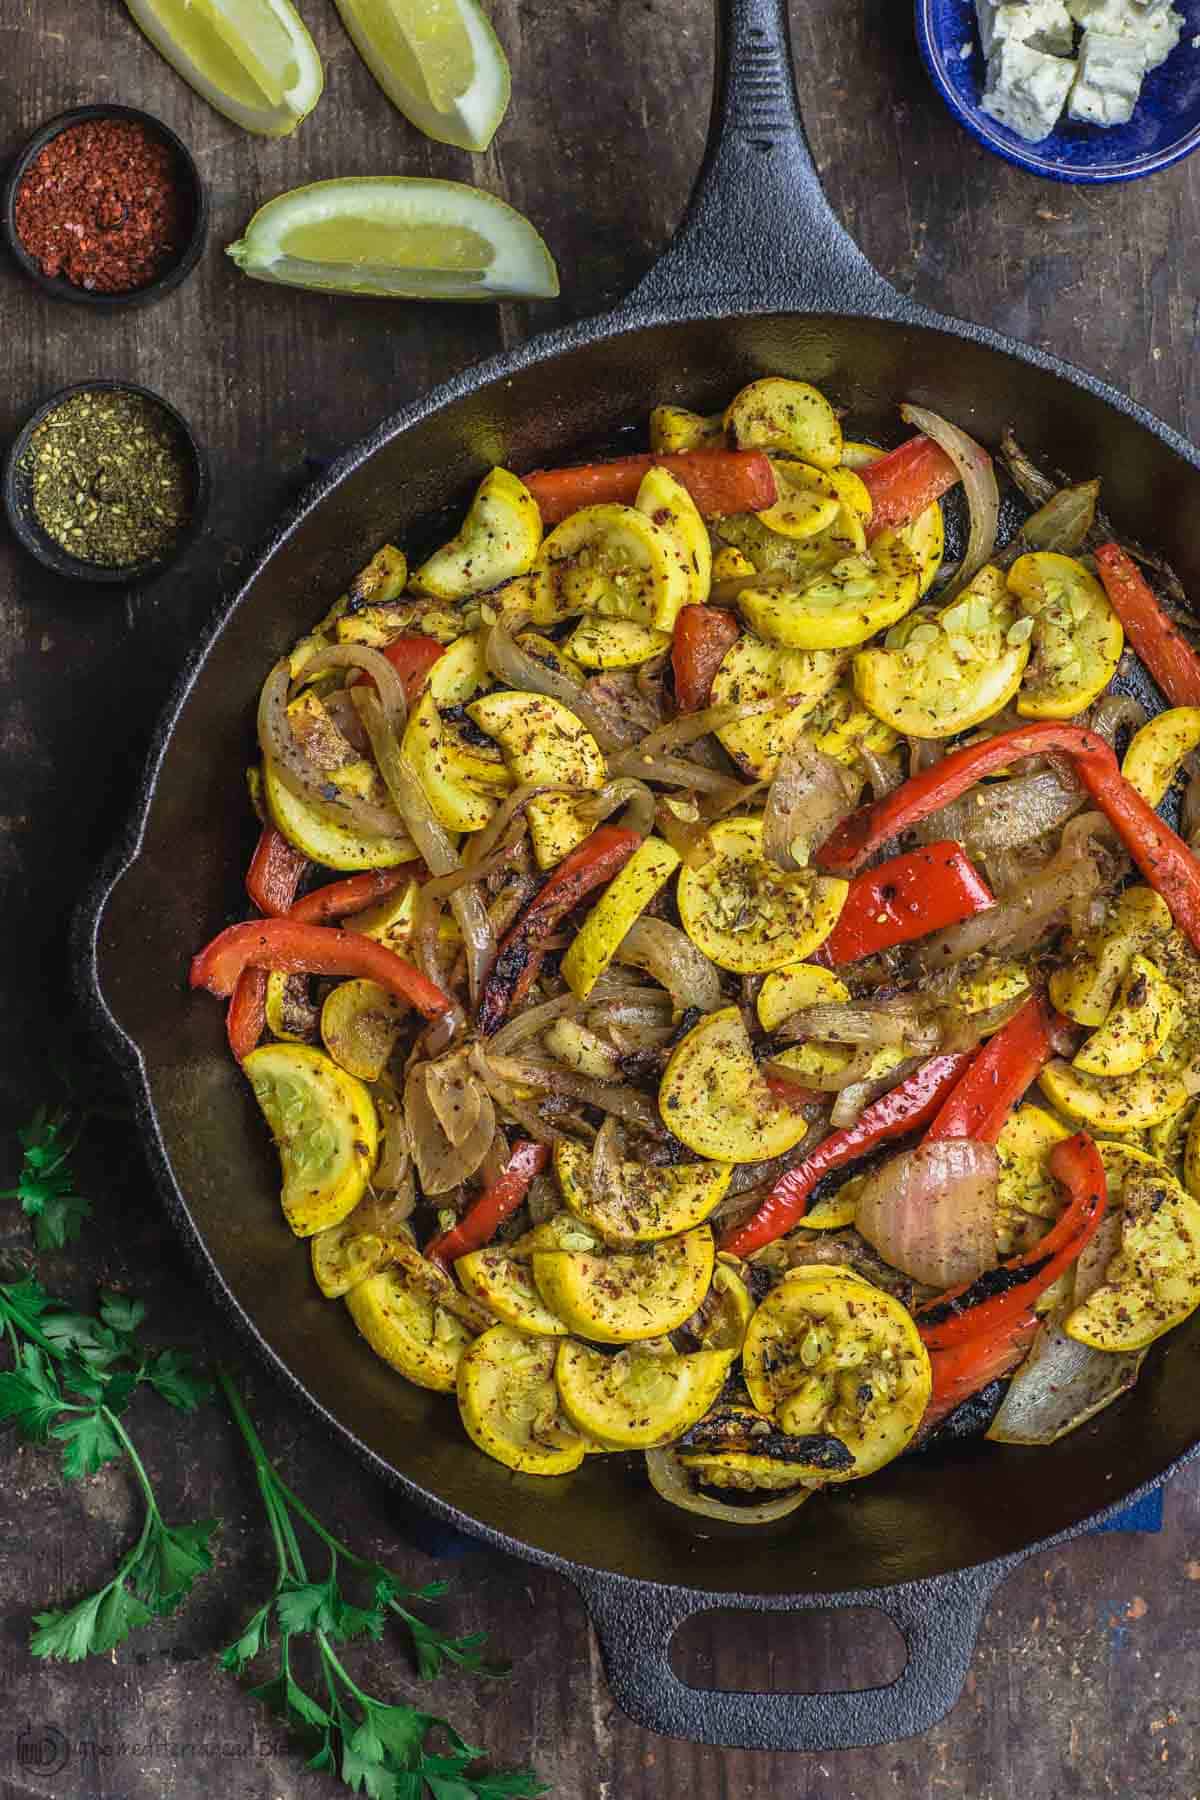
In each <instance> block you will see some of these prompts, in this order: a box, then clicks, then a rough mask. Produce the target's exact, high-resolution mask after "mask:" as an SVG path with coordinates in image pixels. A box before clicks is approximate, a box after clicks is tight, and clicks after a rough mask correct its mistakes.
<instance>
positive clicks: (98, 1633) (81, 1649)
mask: <svg viewBox="0 0 1200 1800" xmlns="http://www.w3.org/2000/svg"><path fill="white" fill-rule="evenodd" d="M153 1616H154V1615H153V1613H151V1611H150V1610H149V1608H148V1607H146V1606H144V1605H143V1604H142V1602H141V1601H140V1600H139V1599H138V1598H137V1595H136V1594H131V1593H130V1592H129V1589H128V1588H127V1587H126V1586H125V1585H124V1583H123V1582H122V1581H120V1580H114V1581H111V1582H109V1584H108V1586H107V1587H103V1588H100V1589H99V1591H98V1592H97V1593H94V1594H88V1595H87V1596H86V1597H85V1598H84V1599H83V1600H80V1601H79V1603H78V1605H76V1606H72V1607H70V1608H69V1609H68V1610H67V1611H65V1612H44V1613H35V1614H34V1616H33V1622H34V1624H35V1625H36V1626H37V1630H36V1631H34V1632H33V1633H32V1635H31V1637H30V1639H29V1648H30V1650H31V1651H32V1652H33V1654H34V1655H35V1656H43V1657H47V1658H49V1659H50V1660H51V1661H59V1662H82V1661H83V1659H84V1657H85V1656H102V1655H105V1654H106V1653H107V1652H108V1651H109V1650H115V1649H116V1647H117V1645H118V1644H122V1643H124V1641H125V1639H126V1638H127V1637H128V1636H129V1634H130V1632H131V1631H136V1630H137V1629H138V1627H139V1626H142V1625H148V1624H149V1623H150V1621H151V1619H152V1618H153Z"/></svg>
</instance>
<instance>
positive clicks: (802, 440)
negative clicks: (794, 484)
mask: <svg viewBox="0 0 1200 1800" xmlns="http://www.w3.org/2000/svg"><path fill="white" fill-rule="evenodd" d="M725 429H726V431H728V432H729V433H730V434H731V436H732V437H733V438H734V440H735V442H736V443H737V444H738V446H739V447H740V448H741V449H743V450H780V451H784V452H786V453H787V454H789V455H791V456H798V457H799V458H800V459H801V461H803V462H806V463H813V464H815V466H816V467H817V468H818V469H835V468H836V467H837V465H838V463H839V462H840V461H841V460H842V428H841V426H840V424H839V423H838V416H837V414H836V413H835V412H834V410H833V408H832V406H830V404H829V402H828V400H827V399H826V398H825V396H824V394H822V393H820V392H819V391H818V389H817V388H815V387H811V386H810V385H809V383H808V382H807V381H789V380H788V379H787V378H786V377H784V376H781V375H770V376H767V377H765V378H764V379H763V380H761V381H752V382H751V383H750V384H749V386H748V387H744V388H742V390H741V392H740V393H737V394H735V395H734V397H733V399H732V400H731V401H730V403H729V405H728V407H727V408H726V410H725Z"/></svg>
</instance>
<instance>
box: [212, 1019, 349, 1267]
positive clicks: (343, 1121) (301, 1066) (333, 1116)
mask: <svg viewBox="0 0 1200 1800" xmlns="http://www.w3.org/2000/svg"><path fill="white" fill-rule="evenodd" d="M242 1068H243V1069H244V1070H245V1072H246V1076H247V1078H248V1080H249V1082H250V1085H251V1087H252V1088H253V1089H254V1097H255V1099H256V1100H257V1101H258V1104H259V1106H260V1107H261V1108H262V1111H263V1116H264V1117H265V1119H266V1121H267V1124H268V1125H269V1126H270V1127H271V1131H272V1133H273V1135H274V1138H275V1144H276V1147H277V1149H278V1151H279V1158H280V1162H281V1163H282V1165H283V1193H282V1195H281V1200H282V1205H283V1213H284V1217H285V1218H286V1220H287V1222H288V1224H289V1225H290V1226H291V1228H292V1230H293V1231H294V1232H295V1233H296V1236H297V1237H311V1236H312V1235H313V1233H314V1232H316V1231H323V1230H324V1229H325V1227H326V1226H328V1225H337V1224H338V1223H340V1221H341V1220H342V1219H344V1218H345V1217H346V1215H347V1213H350V1212H353V1210H354V1208H355V1207H356V1206H357V1205H358V1203H359V1201H360V1200H361V1199H362V1197H363V1194H364V1192H365V1191H366V1186H367V1181H368V1179H369V1177H370V1174H371V1170H372V1169H373V1168H374V1166H375V1157H376V1153H377V1151H378V1147H379V1126H378V1122H377V1119H376V1116H375V1107H374V1105H373V1103H372V1100H371V1096H370V1094H369V1093H368V1092H367V1090H366V1088H365V1087H364V1086H363V1085H362V1083H361V1081H356V1080H355V1078H354V1076H353V1075H347V1074H346V1072H345V1070H344V1069H339V1068H338V1066H337V1064H336V1063H335V1062H332V1061H331V1060H330V1058H329V1057H328V1056H325V1055H324V1054H323V1053H322V1052H321V1051H320V1050H310V1049H309V1048H308V1047H307V1046H306V1045H304V1044H264V1045H262V1046H261V1048H259V1049H258V1050H252V1051H251V1052H250V1054H249V1056H247V1057H246V1058H245V1060H244V1062H243V1063H242Z"/></svg>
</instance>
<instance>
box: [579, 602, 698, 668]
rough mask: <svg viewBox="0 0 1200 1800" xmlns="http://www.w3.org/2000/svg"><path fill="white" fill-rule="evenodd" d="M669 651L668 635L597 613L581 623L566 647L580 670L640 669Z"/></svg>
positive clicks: (648, 627) (669, 638)
mask: <svg viewBox="0 0 1200 1800" xmlns="http://www.w3.org/2000/svg"><path fill="white" fill-rule="evenodd" d="M670 647H671V633H670V632H669V631H655V630H654V628H653V626H651V625H637V624H635V623H634V621H633V620H632V619H602V618H601V617H600V615H599V614H598V613H594V614H592V615H591V616H590V617H589V618H586V619H581V620H580V622H579V624H578V625H577V626H576V627H575V629H574V631H573V632H572V633H571V635H570V637H569V638H568V639H567V641H566V644H565V646H564V648H565V649H566V650H567V652H568V653H569V654H570V655H571V656H572V657H574V659H575V661H576V662H577V663H578V664H579V665H580V668H581V669H637V668H640V667H641V665H642V663H644V662H649V661H650V659H651V658H652V657H655V656H661V655H662V653H663V651H664V650H669V649H670Z"/></svg>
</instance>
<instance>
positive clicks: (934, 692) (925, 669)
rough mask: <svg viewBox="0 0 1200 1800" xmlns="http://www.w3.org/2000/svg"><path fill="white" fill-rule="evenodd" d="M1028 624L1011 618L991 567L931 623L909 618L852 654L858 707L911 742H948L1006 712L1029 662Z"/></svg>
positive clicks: (926, 619)
mask: <svg viewBox="0 0 1200 1800" xmlns="http://www.w3.org/2000/svg"><path fill="white" fill-rule="evenodd" d="M1032 631H1033V626H1032V623H1031V622H1030V621H1029V620H1028V619H1022V620H1019V621H1018V620H1017V619H1016V617H1015V612H1014V608H1013V605H1012V602H1011V600H1010V598H1009V594H1008V589H1007V587H1006V585H1005V581H1004V576H1003V575H1002V574H1001V572H1000V570H999V569H997V568H996V567H995V566H994V565H993V564H991V563H988V564H987V565H986V566H985V567H984V568H982V569H981V570H980V571H979V573H978V575H976V577H975V579H974V580H973V581H972V583H971V585H970V587H969V588H966V589H965V590H964V591H963V593H961V594H960V595H959V596H958V598H957V599H956V600H955V601H954V602H953V604H952V605H950V606H946V607H943V608H942V610H941V612H939V613H938V614H937V615H936V616H935V617H934V618H929V617H923V616H918V615H917V614H915V613H910V614H909V616H908V618H906V619H903V620H902V621H901V622H900V624H898V625H894V626H893V627H892V629H891V631H889V632H888V634H887V639H886V643H885V646H884V648H882V649H871V650H860V651H859V653H858V655H857V656H856V657H855V659H854V688H855V692H856V693H857V694H858V697H859V699H860V700H861V701H862V703H863V705H864V706H867V707H869V708H870V710H871V711H872V712H873V713H874V714H875V716H876V718H879V719H882V720H883V721H884V723H885V724H887V725H890V726H891V727H892V729H893V730H894V731H897V732H903V733H905V734H907V735H909V736H911V737H920V738H943V737H953V736H954V735H955V734H956V733H958V732H960V731H967V730H969V728H970V727H971V726H973V725H979V724H982V722H983V721H984V720H985V719H990V718H991V717H992V715H993V713H997V712H999V711H1000V709H1001V707H1004V706H1007V704H1008V702H1009V701H1010V700H1011V699H1012V697H1013V695H1014V694H1015V693H1016V691H1017V689H1018V688H1019V687H1020V685H1021V676H1022V674H1023V673H1024V669H1025V664H1026V663H1027V662H1028V661H1029V639H1030V636H1031V634H1032Z"/></svg>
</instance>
